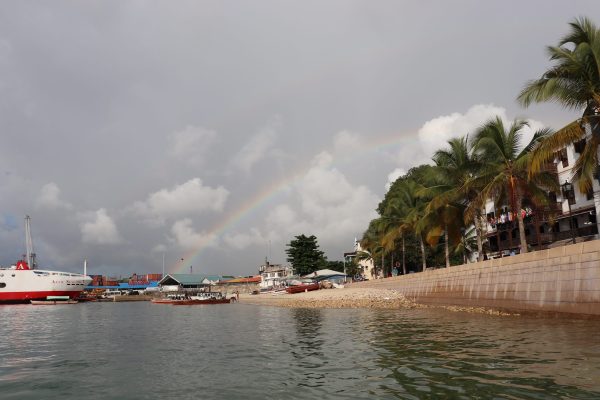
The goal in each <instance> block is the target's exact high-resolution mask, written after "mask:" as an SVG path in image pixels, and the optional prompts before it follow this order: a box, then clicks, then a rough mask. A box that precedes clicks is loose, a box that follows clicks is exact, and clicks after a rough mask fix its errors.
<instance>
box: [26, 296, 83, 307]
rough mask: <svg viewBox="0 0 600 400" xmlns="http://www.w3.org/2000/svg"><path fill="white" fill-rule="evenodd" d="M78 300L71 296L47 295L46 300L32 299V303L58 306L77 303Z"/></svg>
mask: <svg viewBox="0 0 600 400" xmlns="http://www.w3.org/2000/svg"><path fill="white" fill-rule="evenodd" d="M77 303H78V301H77V300H73V299H71V298H70V297H69V296H47V297H46V300H31V304H33V305H36V306H56V305H59V304H77Z"/></svg>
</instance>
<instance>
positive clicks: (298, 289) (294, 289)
mask: <svg viewBox="0 0 600 400" xmlns="http://www.w3.org/2000/svg"><path fill="white" fill-rule="evenodd" d="M320 287H321V285H320V284H318V283H309V284H307V285H296V286H289V287H287V288H286V289H285V291H286V292H287V293H289V294H294V293H302V292H310V291H312V290H319V289H320Z"/></svg>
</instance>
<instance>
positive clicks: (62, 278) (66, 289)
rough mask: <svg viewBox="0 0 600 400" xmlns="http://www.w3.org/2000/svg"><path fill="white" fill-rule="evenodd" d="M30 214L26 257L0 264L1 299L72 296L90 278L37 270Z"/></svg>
mask: <svg viewBox="0 0 600 400" xmlns="http://www.w3.org/2000/svg"><path fill="white" fill-rule="evenodd" d="M30 220H31V219H30V217H29V216H26V217H25V241H26V248H27V254H26V260H21V261H19V262H17V263H16V265H13V266H11V267H8V268H2V267H0V302H1V303H29V302H30V301H31V300H45V299H46V298H47V297H48V296H69V298H75V297H77V296H79V294H80V293H81V292H82V291H83V288H84V287H85V286H86V285H87V284H89V283H90V282H91V281H92V278H90V277H89V276H87V275H83V274H74V273H70V272H60V271H48V270H41V269H37V268H36V265H35V253H33V243H32V241H31V228H30Z"/></svg>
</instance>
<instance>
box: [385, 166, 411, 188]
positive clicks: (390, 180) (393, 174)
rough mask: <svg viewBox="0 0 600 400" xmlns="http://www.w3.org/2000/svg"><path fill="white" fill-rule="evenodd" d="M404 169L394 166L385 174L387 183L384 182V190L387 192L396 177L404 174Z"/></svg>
mask: <svg viewBox="0 0 600 400" xmlns="http://www.w3.org/2000/svg"><path fill="white" fill-rule="evenodd" d="M405 174H406V171H405V170H404V169H402V168H396V169H395V170H393V171H392V172H390V173H389V174H388V176H387V183H386V184H385V191H386V192H387V191H388V190H390V187H392V184H393V183H394V182H396V179H398V178H400V177H401V176H402V175H405Z"/></svg>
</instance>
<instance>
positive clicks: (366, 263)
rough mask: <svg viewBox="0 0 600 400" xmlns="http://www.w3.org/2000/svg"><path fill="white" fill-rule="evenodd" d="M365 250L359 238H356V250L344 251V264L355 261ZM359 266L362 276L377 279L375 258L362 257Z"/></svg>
mask: <svg viewBox="0 0 600 400" xmlns="http://www.w3.org/2000/svg"><path fill="white" fill-rule="evenodd" d="M363 251H365V250H363V249H362V247H361V246H360V242H359V241H358V239H356V238H354V251H351V252H348V253H344V264H349V263H352V262H353V261H354V259H355V258H356V256H357V254H358V253H360V252H363ZM358 266H359V267H360V269H361V271H362V276H363V277H364V278H366V279H376V278H377V275H376V272H375V264H374V263H373V259H372V258H369V259H360V260H358Z"/></svg>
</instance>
